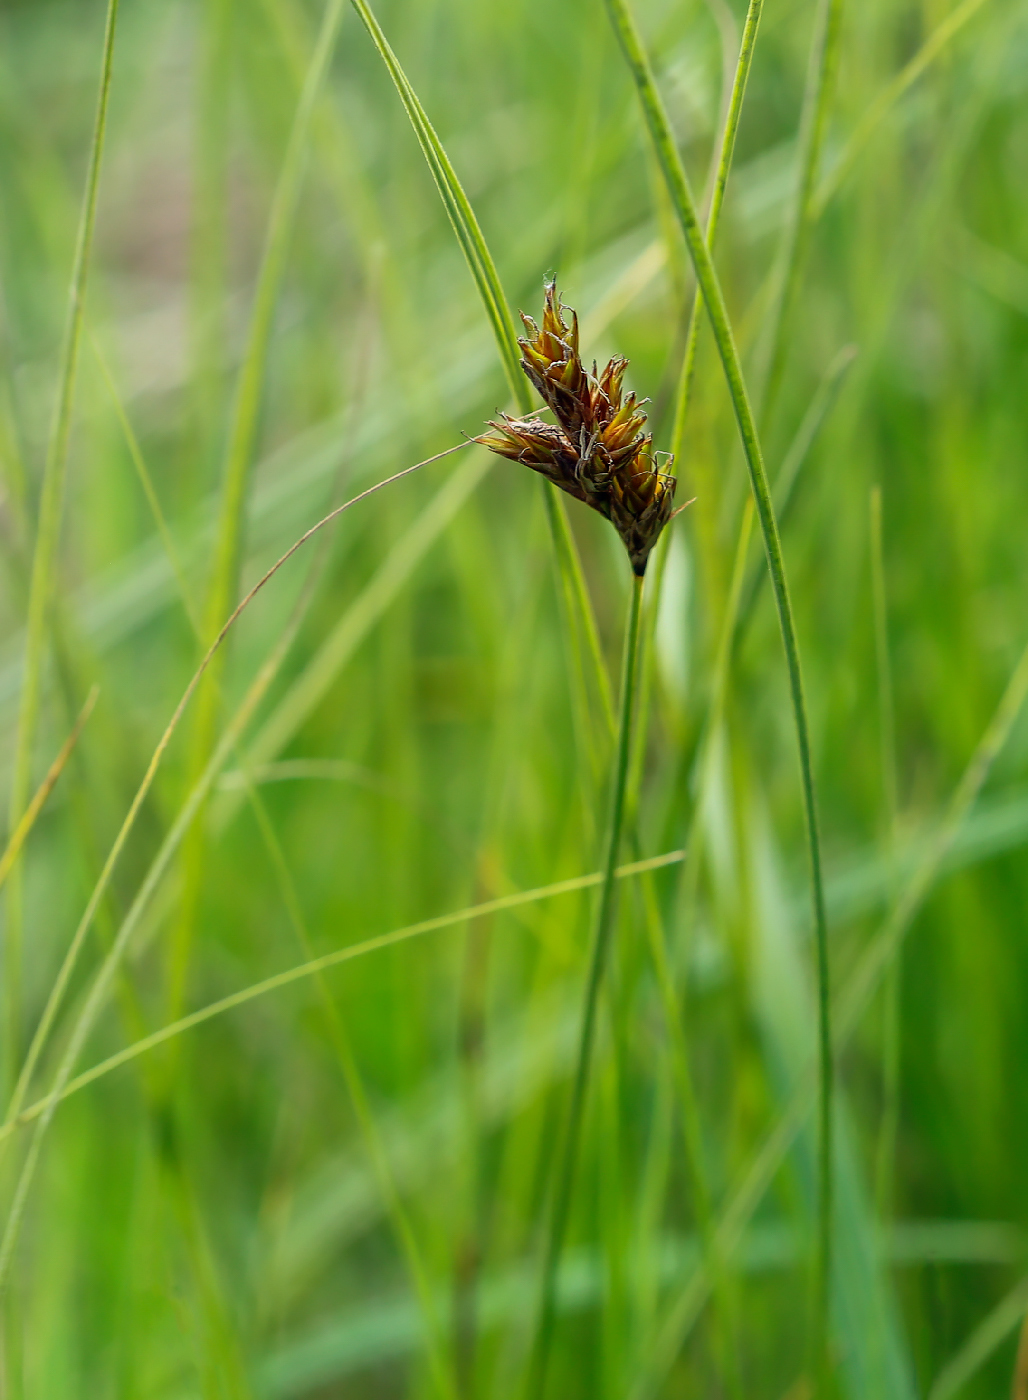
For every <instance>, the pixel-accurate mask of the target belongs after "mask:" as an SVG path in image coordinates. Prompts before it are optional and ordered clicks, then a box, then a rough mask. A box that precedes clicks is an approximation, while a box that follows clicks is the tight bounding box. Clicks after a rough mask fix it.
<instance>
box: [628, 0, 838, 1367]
mask: <svg viewBox="0 0 1028 1400" xmlns="http://www.w3.org/2000/svg"><path fill="white" fill-rule="evenodd" d="M831 2H832V3H837V0H831ZM607 8H608V10H609V11H610V15H611V19H612V21H613V24H614V28H615V32H616V33H617V36H618V39H619V41H620V44H621V47H622V50H623V52H624V55H625V59H626V61H627V63H628V66H629V69H630V70H631V73H632V76H633V78H634V80H635V84H636V87H637V89H638V92H639V97H640V100H641V102H642V107H643V112H644V114H645V117H646V122H647V126H648V128H649V131H650V136H651V138H652V140H653V145H654V150H655V152H656V155H657V159H658V161H659V162H660V166H661V170H662V171H663V174H664V178H665V180H666V182H667V186H668V190H669V193H670V195H671V200H672V203H673V205H674V208H675V212H676V214H677V216H678V219H679V222H680V223H681V226H682V232H683V233H684V235H685V240H686V244H687V246H688V249H689V254H690V256H691V258H692V261H693V266H694V268H695V270H696V280H697V281H698V283H699V285H700V289H701V290H702V292H703V298H704V301H705V303H706V306H707V312H708V315H709V316H710V322H711V326H712V328H713V331H714V339H715V341H716V343H717V347H718V352H719V354H720V356H721V362H722V365H723V367H724V372H725V378H726V379H727V381H728V389H729V393H730V395H731V398H732V406H733V408H734V410H735V415H736V419H737V421H738V425H739V432H740V436H741V438H742V443H743V448H744V450H745V453H746V461H747V465H748V467H749V474H750V485H751V487H752V491H753V499H754V501H755V504H756V510H757V517H758V520H759V522H760V529H761V534H762V535H763V538H764V549H765V553H766V554H767V561H768V570H769V572H770V574H771V584H772V588H773V590H774V595H775V605H776V607H777V610H778V620H779V624H780V627H781V632H782V643H783V646H784V649H785V657H786V664H787V667H788V672H789V689H790V696H791V700H792V708H793V717H794V720H795V725H796V738H797V744H798V748H799V760H800V776H801V782H802V788H803V804H804V812H805V816H806V823H807V844H808V849H809V856H810V875H811V901H812V905H813V914H814V928H815V939H816V946H817V966H818V1020H819V1043H820V1053H821V1092H820V1144H821V1145H820V1149H819V1151H820V1164H819V1172H818V1190H819V1212H820V1215H819V1229H818V1261H817V1265H816V1280H817V1281H816V1284H815V1297H816V1303H815V1309H816V1311H815V1322H814V1346H815V1351H816V1354H817V1357H818V1363H817V1364H818V1370H819V1371H823V1369H824V1367H825V1364H826V1358H827V1346H828V1342H827V1315H828V1289H829V1279H830V1263H831V1220H832V1214H831V1171H832V1149H831V1136H832V1082H833V1069H832V1033H831V1009H830V994H829V970H828V928H827V919H826V916H825V904H824V889H823V883H822V876H821V840H820V835H819V832H818V819H817V803H816V799H815V790H814V772H813V764H812V760H811V753H810V734H809V727H808V724H807V709H806V699H805V696H804V691H803V678H802V670H801V666H800V655H799V644H798V642H797V638H796V627H795V622H794V620H793V614H792V603H791V601H790V598H789V588H788V583H787V581H786V575H785V561H784V559H783V556H782V545H781V539H780V537H779V533H778V522H777V520H776V517H775V510H774V505H773V503H772V500H771V489H770V486H769V484H768V479H767V471H766V469H765V466H764V459H763V454H762V452H761V448H760V440H759V438H758V436H757V427H756V422H755V420H754V417H753V410H752V408H751V407H750V401H749V395H748V393H747V391H746V385H745V381H744V379H743V375H742V367H741V365H740V362H739V356H738V352H737V350H736V347H735V338H734V336H733V334H732V328H731V324H730V322H729V319H728V312H727V309H726V307H725V300H724V295H723V293H722V291H721V284H720V281H719V280H718V276H717V272H716V271H715V268H714V264H713V262H712V261H711V258H710V253H709V252H708V250H707V245H706V241H705V239H704V236H703V230H702V229H701V227H700V223H699V219H698V218H697V215H696V207H695V204H694V202H693V197H692V192H691V190H690V188H689V181H688V177H687V175H686V173H685V167H684V166H683V165H682V162H681V158H680V157H679V154H678V150H677V148H676V146H675V143H674V139H673V136H672V133H671V127H670V124H669V122H668V118H667V113H666V112H665V110H664V105H663V102H662V101H661V98H660V94H659V92H658V91H657V86H656V82H655V80H654V77H653V73H652V70H651V69H650V64H649V60H648V58H647V57H646V52H645V50H644V48H643V44H642V40H641V38H640V36H639V33H638V30H637V29H636V27H635V23H634V21H633V19H632V17H631V14H630V12H629V10H628V7H627V4H626V0H607Z"/></svg>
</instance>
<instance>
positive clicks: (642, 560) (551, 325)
mask: <svg viewBox="0 0 1028 1400" xmlns="http://www.w3.org/2000/svg"><path fill="white" fill-rule="evenodd" d="M565 311H569V312H570V316H571V323H570V325H569V324H568V323H567V322H566V321H565V319H564V312H565ZM521 319H522V321H523V322H524V324H525V329H526V331H527V332H528V336H527V338H526V339H523V340H519V341H518V344H519V345H520V346H521V351H522V360H521V367H522V369H523V370H524V371H525V374H526V375H527V376H528V378H529V379H530V380H531V382H532V384H533V385H534V386H535V388H536V390H537V391H538V393H539V396H540V398H541V399H542V400H543V402H544V403H545V404H546V405H547V407H548V408H549V409H551V410H552V412H553V416H554V417H555V418H556V420H557V424H556V425H554V424H552V423H544V422H543V421H542V420H541V419H538V418H509V417H508V416H507V415H506V414H501V415H500V419H499V421H495V422H490V424H489V426H490V428H492V429H493V431H492V432H491V433H484V434H483V435H482V436H481V437H480V438H479V439H478V441H479V442H481V443H482V444H483V445H484V446H486V447H488V448H489V449H490V451H492V452H496V453H499V455H500V456H501V457H508V458H510V459H511V460H512V461H515V462H523V463H524V464H525V466H527V467H531V468H532V470H533V471H537V472H540V473H541V474H542V475H543V476H545V477H546V478H547V479H548V480H549V481H552V482H553V484H554V485H555V486H559V487H560V489H561V490H562V491H566V492H567V493H568V495H569V496H574V498H575V499H576V500H577V501H584V502H585V504H586V505H588V506H591V507H592V508H593V510H597V511H599V513H600V514H601V515H603V516H605V517H606V519H607V520H609V521H610V522H611V523H612V524H613V525H614V527H615V529H616V530H617V532H618V534H619V535H620V536H621V539H622V541H623V543H624V545H625V548H626V549H627V550H628V557H629V559H630V560H631V563H632V568H633V569H634V571H635V572H636V573H637V574H639V575H640V576H641V575H642V574H643V573H645V571H646V562H647V560H648V559H649V556H650V551H651V550H652V549H653V546H654V545H655V544H656V543H657V540H658V539H659V537H660V532H661V531H662V530H663V528H664V526H665V525H666V524H667V522H668V520H669V519H670V518H671V514H672V510H673V506H674V498H675V487H676V485H677V481H676V479H675V477H674V476H673V475H671V474H670V473H669V472H661V471H658V470H657V468H656V465H655V463H654V457H653V453H652V451H651V448H652V446H653V435H652V434H651V433H645V432H643V428H644V427H645V424H646V414H645V413H644V412H643V411H642V406H641V404H640V402H639V400H638V399H637V398H636V396H635V394H631V393H630V394H627V395H626V394H625V393H624V387H623V386H624V378H625V370H626V368H627V367H628V361H627V360H626V359H625V358H624V357H623V356H621V355H615V356H614V358H613V359H612V360H610V361H609V362H608V363H607V365H606V366H605V368H604V369H603V370H602V371H601V372H598V371H597V368H596V364H595V361H594V362H593V367H592V373H589V371H588V370H586V368H585V366H584V365H583V364H582V359H581V356H580V355H579V352H578V317H577V315H576V314H575V312H574V311H572V310H571V309H570V307H565V306H564V305H563V304H562V303H561V301H560V298H559V296H558V295H557V286H556V283H555V282H549V283H547V286H546V304H545V307H544V309H543V324H542V328H541V329H540V327H539V326H538V325H536V323H535V321H533V320H532V318H531V316H526V315H524V313H522V316H521Z"/></svg>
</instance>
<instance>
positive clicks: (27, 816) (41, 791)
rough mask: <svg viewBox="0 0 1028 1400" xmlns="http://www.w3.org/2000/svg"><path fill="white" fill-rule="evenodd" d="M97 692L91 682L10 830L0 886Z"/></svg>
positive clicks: (0, 869)
mask: <svg viewBox="0 0 1028 1400" xmlns="http://www.w3.org/2000/svg"><path fill="white" fill-rule="evenodd" d="M99 694H100V687H99V686H96V685H94V686H93V688H92V690H91V691H90V692H89V694H88V696H87V697H86V703H85V704H84V705H83V706H82V709H81V711H80V712H79V717H78V719H77V720H76V721H75V725H74V727H73V729H72V731H71V733H70V734H69V735H68V737H67V739H65V741H64V743H63V744H62V745H61V749H60V752H59V753H58V755H57V757H56V758H55V759H54V761H53V763H51V765H50V768H49V770H48V772H47V775H46V777H45V778H44V779H43V781H42V782H41V783H40V785H39V787H38V788H37V789H36V793H35V796H34V797H33V799H32V801H31V802H30V803H29V805H28V806H27V807H26V808H25V812H24V814H23V816H22V818H21V821H20V822H19V823H18V825H17V826H16V827H15V829H14V830H13V831H12V832H11V836H10V840H9V841H8V842H7V845H6V847H5V848H4V852H3V854H2V855H0V887H2V886H3V883H4V881H5V880H6V879H7V877H8V875H9V874H10V873H11V870H12V868H13V866H14V863H15V861H16V860H17V859H18V856H19V855H20V854H21V849H22V847H23V846H24V845H25V842H26V841H27V840H28V836H29V832H30V831H31V830H32V828H33V827H34V826H35V824H36V818H37V817H38V816H39V814H40V812H41V811H42V810H43V808H44V806H45V805H46V799H47V798H48V797H49V796H50V794H51V793H52V792H53V790H54V787H55V786H56V784H57V780H58V778H59V777H60V776H61V774H62V773H63V772H64V766H65V764H66V763H67V762H68V759H69V758H70V757H71V755H72V750H73V749H74V747H75V745H76V744H77V743H78V741H79V735H80V734H81V733H82V730H83V729H84V728H85V724H86V721H87V720H88V719H89V716H90V715H91V714H92V713H93V706H94V705H95V704H96V697H97V696H98V695H99Z"/></svg>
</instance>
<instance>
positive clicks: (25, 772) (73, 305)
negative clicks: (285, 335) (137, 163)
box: [3, 0, 120, 1092]
mask: <svg viewBox="0 0 1028 1400" xmlns="http://www.w3.org/2000/svg"><path fill="white" fill-rule="evenodd" d="M119 3H120V0H108V5H107V20H106V27H105V29H104V39H103V56H102V58H101V64H100V94H99V97H98V99H97V106H96V120H95V122H94V125H93V140H92V144H91V146H90V151H89V168H88V170H87V173H86V190H85V195H84V197H83V202H82V213H81V216H80V219H79V229H78V237H77V241H76V244H75V260H74V264H73V266H72V274H71V291H70V294H69V298H68V313H67V323H66V325H65V329H64V340H63V343H62V346H61V360H60V373H59V378H58V388H57V403H56V406H55V409H54V418H53V424H52V427H51V429H50V439H49V443H48V445H47V453H46V463H45V466H44V468H43V485H42V489H41V492H40V497H39V521H38V526H37V530H36V545H35V551H34V553H33V557H32V576H31V582H30V585H29V606H28V623H27V627H26V634H25V673H24V679H23V682H22V691H21V704H20V708H19V712H18V737H17V740H16V744H15V751H14V771H13V775H12V778H11V793H10V801H9V808H8V811H9V827H10V829H11V830H12V831H13V830H15V829H16V828H17V826H18V823H19V822H20V820H21V818H22V815H23V814H24V811H25V805H26V803H27V801H28V796H29V784H30V781H31V775H32V747H33V742H34V740H35V736H36V726H37V724H38V721H39V704H40V690H41V684H42V668H43V657H44V651H45V648H46V628H47V613H48V611H49V608H50V600H51V597H52V595H53V591H54V583H55V577H56V570H57V555H58V550H59V547H60V539H61V521H62V517H63V514H64V490H65V481H66V478H67V474H68V444H69V440H70V437H71V414H72V408H73V405H74V401H75V383H76V379H77V375H78V364H79V345H80V342H81V339H82V324H83V317H84V314H85V300H86V287H87V283H88V280H89V263H90V254H91V253H92V248H93V231H94V229H95V227H96V205H97V194H98V191H99V187H100V167H101V164H102V162H103V153H104V140H105V137H106V135H107V105H108V100H109V98H110V91H111V69H112V65H113V62H114V38H115V34H116V32H117V27H118V7H119ZM21 944H22V927H21V881H20V877H19V870H18V866H17V863H15V865H14V868H13V870H12V878H11V883H10V887H9V889H8V898H7V928H6V936H5V939H4V1016H3V1021H4V1031H3V1035H4V1047H3V1050H4V1053H3V1075H4V1076H5V1078H4V1081H3V1082H4V1085H5V1092H6V1085H7V1084H10V1083H11V1082H13V1079H14V1075H15V1070H16V1065H17V1059H18V1055H19V1048H20V1047H19V1039H20V1029H21V956H22V948H21Z"/></svg>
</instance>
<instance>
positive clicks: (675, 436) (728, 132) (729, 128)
mask: <svg viewBox="0 0 1028 1400" xmlns="http://www.w3.org/2000/svg"><path fill="white" fill-rule="evenodd" d="M763 8H764V0H750V5H749V9H748V10H747V11H746V23H745V25H744V26H743V31H742V43H741V44H740V46H739V61H738V63H737V64H736V66H735V79H734V81H733V83H732V96H731V100H730V102H729V104H728V115H727V117H726V118H725V125H724V130H723V132H722V134H721V151H720V154H719V156H718V162H717V171H716V173H715V176H714V188H713V191H712V193H711V197H710V213H709V215H708V216H707V247H708V248H713V246H714V239H715V238H716V236H717V226H718V220H719V219H720V217H721V206H722V204H723V203H724V198H725V186H726V184H727V183H728V172H729V170H730V169H731V166H732V156H733V155H734V153H735V138H736V136H737V134H738V131H739V117H740V116H741V114H742V103H743V98H744V97H745V96H746V84H747V83H748V82H749V77H750V68H751V67H752V64H753V49H754V46H755V44H756V42H757V26H758V25H759V24H760V16H761V12H762V10H763ZM699 329H700V289H699V286H698V285H697V287H696V290H695V292H694V293H693V299H692V307H691V308H690V311H689V330H688V334H687V335H686V341H685V355H684V357H683V359H682V374H681V378H680V379H679V381H678V396H677V398H676V400H675V423H674V428H673V429H672V432H671V454H672V456H673V457H674V458H675V459H676V460H677V459H679V458H680V457H681V453H682V440H683V438H684V436H685V418H686V413H687V412H688V408H689V398H690V395H691V393H692V381H693V373H694V370H695V368H696V341H697V338H698V336H699Z"/></svg>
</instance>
